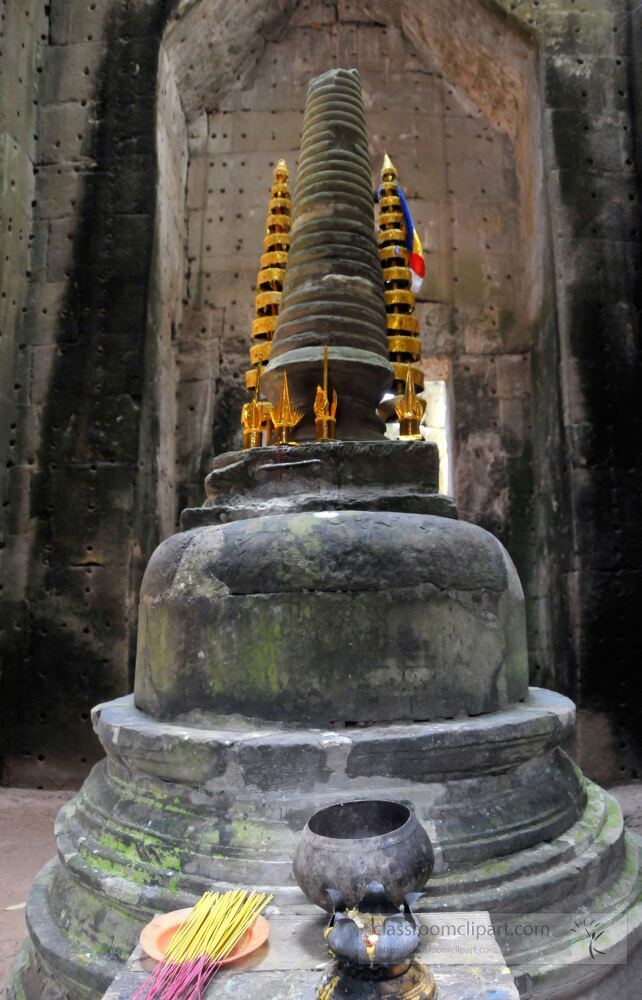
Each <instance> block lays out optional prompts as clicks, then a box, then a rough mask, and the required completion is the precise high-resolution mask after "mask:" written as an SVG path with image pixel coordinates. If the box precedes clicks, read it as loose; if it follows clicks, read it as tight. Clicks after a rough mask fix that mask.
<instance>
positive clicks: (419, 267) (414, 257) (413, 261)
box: [408, 253, 426, 278]
mask: <svg viewBox="0 0 642 1000" xmlns="http://www.w3.org/2000/svg"><path fill="white" fill-rule="evenodd" d="M408 267H410V268H411V269H412V270H413V271H414V272H415V274H418V275H419V277H420V278H425V276H426V264H425V261H424V259H423V257H421V256H420V255H419V254H418V253H409V254H408Z"/></svg>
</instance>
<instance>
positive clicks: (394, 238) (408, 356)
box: [379, 153, 425, 420]
mask: <svg viewBox="0 0 642 1000" xmlns="http://www.w3.org/2000/svg"><path fill="white" fill-rule="evenodd" d="M379 257H380V259H381V267H382V270H383V281H384V288H385V293H384V295H385V303H386V327H387V334H388V351H389V353H390V360H391V362H392V368H393V372H394V384H393V398H392V399H389V400H387V401H385V402H384V403H383V404H382V406H381V407H380V408H379V412H380V414H381V416H382V417H383V419H384V420H394V418H395V414H396V413H397V407H398V406H401V407H403V406H404V400H405V399H406V396H407V379H408V376H409V375H410V377H411V381H412V383H413V392H415V390H417V389H418V390H419V391H421V390H422V389H423V387H424V374H423V372H422V370H421V368H419V367H418V366H417V364H416V362H417V361H419V359H420V358H421V340H420V339H419V321H418V319H417V317H416V316H415V315H414V311H415V295H414V293H413V291H412V275H411V271H410V268H409V267H408V250H407V249H406V223H405V220H404V212H403V209H402V203H401V197H400V194H399V180H398V175H397V168H396V167H395V165H394V164H393V162H392V160H391V159H390V157H389V156H388V154H387V153H385V154H384V158H383V164H382V167H381V184H380V188H379ZM415 402H416V403H417V404H418V405H419V407H420V408H421V413H420V415H419V416H420V418H421V416H422V415H423V411H424V409H425V402H424V401H423V400H417V399H416V395H415Z"/></svg>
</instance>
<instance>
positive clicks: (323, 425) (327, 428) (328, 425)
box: [314, 344, 338, 441]
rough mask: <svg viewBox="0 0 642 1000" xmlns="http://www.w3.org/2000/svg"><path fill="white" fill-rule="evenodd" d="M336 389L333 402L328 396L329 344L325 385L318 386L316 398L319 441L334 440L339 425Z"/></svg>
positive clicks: (315, 415)
mask: <svg viewBox="0 0 642 1000" xmlns="http://www.w3.org/2000/svg"><path fill="white" fill-rule="evenodd" d="M337 403H338V397H337V393H336V389H333V390H332V403H330V397H329V396H328V346H327V344H326V345H325V346H324V348H323V385H322V386H320V385H318V386H317V393H316V396H315V398H314V428H315V431H316V439H317V441H334V439H335V437H336V426H337Z"/></svg>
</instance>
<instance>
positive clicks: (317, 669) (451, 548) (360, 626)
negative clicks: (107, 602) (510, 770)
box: [135, 511, 528, 725]
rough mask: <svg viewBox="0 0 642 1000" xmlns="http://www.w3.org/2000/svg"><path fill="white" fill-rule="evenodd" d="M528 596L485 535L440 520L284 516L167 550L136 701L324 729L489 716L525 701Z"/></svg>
mask: <svg viewBox="0 0 642 1000" xmlns="http://www.w3.org/2000/svg"><path fill="white" fill-rule="evenodd" d="M527 685H528V667H527V653H526V630H525V619H524V601H523V594H522V588H521V585H520V582H519V579H518V576H517V573H516V570H515V568H514V566H513V563H512V562H511V560H510V557H509V556H508V554H507V552H506V550H505V549H504V548H503V546H502V545H501V543H500V542H499V541H498V540H497V539H496V538H495V537H494V536H493V535H491V534H489V533H488V532H487V531H484V530H483V529H482V528H479V527H477V526H475V525H472V524H467V523H464V522H461V521H457V520H454V519H450V518H443V517H436V516H432V515H421V514H408V513H396V512H381V511H318V512H309V513H289V514H274V515H267V516H265V517H259V518H250V519H246V520H238V521H233V522H231V523H228V524H218V525H210V526H205V527H197V528H194V529H192V530H189V531H184V532H182V533H180V534H178V535H174V536H172V537H171V538H168V539H167V540H166V541H165V542H163V543H162V545H160V546H159V547H158V549H157V550H156V552H155V553H154V555H153V557H152V559H151V561H150V563H149V565H148V568H147V571H146V573H145V577H144V580H143V585H142V590H141V605H140V622H139V635H138V659H137V665H136V685H135V698H136V705H137V707H138V708H140V709H142V710H144V711H147V712H150V713H151V714H153V715H155V716H157V717H162V718H171V717H175V716H177V715H181V714H183V713H187V712H190V711H193V710H198V711H200V712H211V713H215V714H218V713H223V712H225V713H240V714H242V715H247V716H256V717H259V718H263V719H274V720H280V721H282V722H288V721H291V722H304V721H307V722H312V723H318V724H319V725H328V724H331V723H347V722H363V723H367V722H385V721H403V720H408V721H410V720H426V719H434V718H452V717H455V716H459V715H466V714H468V715H478V714H481V713H484V712H493V711H497V710H499V709H502V708H504V707H505V706H506V705H508V704H510V703H514V702H517V701H520V700H521V699H523V698H524V697H525V696H526V693H527Z"/></svg>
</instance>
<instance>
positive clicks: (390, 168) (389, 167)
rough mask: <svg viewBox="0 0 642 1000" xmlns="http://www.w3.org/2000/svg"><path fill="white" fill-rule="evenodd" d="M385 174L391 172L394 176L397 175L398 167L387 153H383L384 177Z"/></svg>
mask: <svg viewBox="0 0 642 1000" xmlns="http://www.w3.org/2000/svg"><path fill="white" fill-rule="evenodd" d="M384 174H391V175H392V176H393V177H396V176H397V168H396V167H395V165H394V163H393V162H392V160H391V159H390V157H389V156H388V154H387V153H384V154H383V164H382V166H381V177H382V179H383V177H384Z"/></svg>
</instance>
